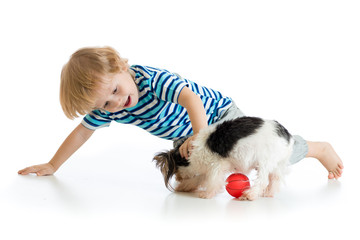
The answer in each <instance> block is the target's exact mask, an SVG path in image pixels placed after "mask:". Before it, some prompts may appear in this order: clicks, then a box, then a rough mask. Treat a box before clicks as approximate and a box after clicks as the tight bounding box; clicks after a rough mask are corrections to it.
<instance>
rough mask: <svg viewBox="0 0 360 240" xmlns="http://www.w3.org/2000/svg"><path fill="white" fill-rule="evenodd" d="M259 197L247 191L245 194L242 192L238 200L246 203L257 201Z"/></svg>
mask: <svg viewBox="0 0 360 240" xmlns="http://www.w3.org/2000/svg"><path fill="white" fill-rule="evenodd" d="M258 197H259V195H258V194H257V193H256V192H254V191H251V189H250V190H247V191H245V192H243V194H242V195H241V196H240V197H239V199H240V200H248V201H254V200H255V199H257V198H258Z"/></svg>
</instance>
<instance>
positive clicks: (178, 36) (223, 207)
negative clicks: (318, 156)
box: [0, 0, 360, 239]
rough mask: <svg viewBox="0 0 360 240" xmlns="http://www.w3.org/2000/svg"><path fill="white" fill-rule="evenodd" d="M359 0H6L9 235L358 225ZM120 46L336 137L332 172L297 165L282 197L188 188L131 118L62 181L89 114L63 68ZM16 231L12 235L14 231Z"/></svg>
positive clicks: (320, 230) (312, 233) (292, 231)
mask: <svg viewBox="0 0 360 240" xmlns="http://www.w3.org/2000/svg"><path fill="white" fill-rule="evenodd" d="M359 12H360V7H359V3H358V1H347V0H342V1H325V0H324V1H319V0H311V1H308V0H303V1H286V0H284V1H227V0H223V1H196V0H192V1H184V0H183V1H106V0H103V1H64V0H62V1H58V2H53V1H36V0H35V1H1V3H0V27H1V28H0V29H1V37H0V43H1V44H0V66H1V67H0V81H1V85H0V98H1V99H0V102H1V117H0V121H1V127H2V130H1V140H2V141H1V145H0V148H1V149H0V153H1V155H0V161H1V170H2V171H1V175H0V221H1V225H0V226H1V230H0V237H1V239H20V238H24V237H26V238H28V239H45V238H46V239H47V238H53V239H63V238H65V237H66V238H67V239H75V238H81V239H89V238H90V239H91V238H94V239H95V238H96V239H120V238H121V237H124V236H126V238H127V239H136V238H139V237H141V238H144V237H151V236H155V237H156V238H159V239H168V238H174V239H178V238H183V239H184V238H189V239H193V237H191V236H197V237H201V239H202V238H205V237H210V236H211V237H214V239H216V238H232V239H233V238H249V237H251V238H252V239H257V238H262V239H263V238H265V237H274V238H276V237H278V238H279V239H289V238H291V239H304V238H306V239H311V238H313V239H315V237H322V238H325V237H342V236H344V235H346V234H349V233H350V234H352V233H355V230H356V227H357V226H358V223H356V221H357V220H353V217H355V218H356V217H358V215H359V214H360V210H359V207H358V205H359V200H360V199H359V197H358V196H357V192H358V188H359V186H358V185H359V180H358V178H357V176H358V171H359V167H360V164H359V152H358V149H359V140H358V139H359V134H360V128H359V120H360V114H359V102H360V97H359V89H360V87H359V85H358V82H359V80H360V71H359V64H360V58H359V57H360V44H359V43H360V16H359ZM104 45H109V46H112V47H114V48H116V49H117V50H118V51H119V52H120V54H121V56H122V57H126V58H128V59H129V63H130V64H143V65H149V66H154V67H160V68H166V69H168V70H170V71H174V72H177V73H179V74H181V75H182V76H184V77H185V78H188V79H190V80H193V81H196V82H198V83H200V84H203V85H205V86H208V87H212V88H214V89H217V90H220V91H222V92H223V93H224V94H226V95H229V96H231V97H232V98H233V99H234V100H235V101H236V103H237V104H238V106H239V107H240V108H241V109H242V110H243V111H244V112H245V113H246V114H247V115H252V116H261V117H264V118H269V119H276V120H278V121H279V122H281V123H282V124H283V125H284V126H286V127H287V128H288V129H289V131H290V132H291V133H294V134H299V135H302V136H303V137H304V138H306V139H308V140H324V141H329V142H330V143H332V145H333V146H334V148H335V149H336V150H337V152H338V153H339V155H340V156H341V158H342V159H343V161H344V165H345V171H344V175H343V177H342V179H341V180H340V181H328V180H327V172H326V170H325V169H324V168H323V167H322V166H321V164H319V163H318V162H317V161H316V160H314V159H306V160H304V161H302V162H300V163H298V164H296V165H294V166H292V167H291V173H290V174H289V175H288V177H287V185H286V186H284V187H283V188H282V191H281V192H280V193H279V194H278V195H276V196H275V198H273V199H259V200H257V201H255V202H240V201H236V200H234V199H232V198H231V197H230V196H229V195H228V194H227V193H224V194H220V195H218V196H217V197H215V198H214V199H211V200H203V199H198V198H195V197H194V196H193V195H191V194H190V195H189V194H174V193H171V192H169V191H168V190H167V189H166V188H165V187H164V184H163V180H162V176H161V174H160V172H159V171H158V170H157V169H155V166H154V163H152V162H151V160H152V156H153V155H154V154H155V153H156V152H158V151H161V150H164V149H168V148H170V147H171V142H169V141H165V140H161V139H157V138H156V137H153V136H151V135H150V134H148V133H146V132H145V131H143V130H141V129H137V128H135V127H129V126H125V125H121V124H116V123H115V124H112V126H111V127H110V128H107V129H102V130H99V131H98V132H96V133H95V134H94V135H93V137H92V138H91V139H90V140H89V141H88V142H87V143H86V144H85V145H84V146H83V147H82V148H81V149H80V150H79V151H78V152H77V153H75V154H74V155H73V157H72V158H71V159H70V160H69V161H68V162H66V163H65V164H64V165H63V167H62V168H61V169H60V170H59V171H58V172H57V173H56V174H55V175H54V176H49V177H36V176H33V175H32V176H18V175H17V171H18V170H19V169H22V168H24V167H26V166H29V165H33V164H39V163H44V162H48V161H49V160H50V159H51V157H52V156H53V154H54V153H55V151H56V150H57V148H58V147H59V146H60V144H61V143H62V141H63V140H64V139H65V138H66V136H67V135H68V134H69V133H70V131H71V130H72V129H73V128H74V127H75V126H76V125H77V124H79V122H80V121H81V119H77V120H74V121H70V120H68V119H66V117H65V115H64V114H63V112H62V110H61V106H60V104H59V97H58V96H59V79H60V72H61V68H62V66H63V65H64V64H65V62H66V61H67V60H68V59H69V56H70V55H71V54H72V53H73V52H74V51H76V50H77V49H78V48H81V47H85V46H104ZM3 236H7V237H5V238H4V237H3Z"/></svg>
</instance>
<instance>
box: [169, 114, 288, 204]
mask: <svg viewBox="0 0 360 240" xmlns="http://www.w3.org/2000/svg"><path fill="white" fill-rule="evenodd" d="M215 127H216V126H209V127H207V128H206V129H203V130H202V131H200V133H199V134H198V136H197V138H196V140H195V141H194V142H193V146H194V149H193V151H192V153H191V156H190V158H189V162H190V165H189V166H187V167H179V169H178V171H177V173H176V176H177V180H178V185H177V187H176V188H175V190H176V191H185V192H189V191H194V192H195V191H196V192H198V194H199V197H201V198H212V197H213V196H215V195H216V194H217V193H219V192H221V191H222V190H223V189H224V186H225V184H226V182H225V177H226V175H227V174H229V173H234V172H239V173H243V174H249V173H250V171H251V170H253V169H256V170H257V178H256V180H255V181H254V184H253V186H251V188H250V189H248V190H247V191H245V192H244V193H243V195H242V197H241V199H247V200H254V199H256V198H258V197H261V196H264V197H271V196H273V194H274V192H275V191H277V190H278V187H279V185H280V183H281V181H282V180H283V176H284V174H285V170H286V167H287V165H288V162H289V158H290V156H291V153H292V148H293V144H294V140H293V138H292V137H291V139H290V142H289V143H288V142H287V140H285V139H284V138H282V137H280V136H278V134H277V132H276V123H275V122H274V121H270V120H265V122H264V124H263V125H262V126H261V127H260V128H259V129H258V130H257V131H256V132H255V133H254V134H252V135H250V136H248V137H245V138H242V139H240V140H238V142H237V143H236V145H235V147H234V148H233V150H232V151H231V153H230V156H229V157H228V158H222V157H221V156H220V155H218V154H217V153H214V152H212V151H211V150H210V149H209V148H208V147H207V145H206V141H207V139H208V136H209V135H210V134H211V133H212V132H213V131H214V130H215Z"/></svg>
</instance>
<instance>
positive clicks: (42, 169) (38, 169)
mask: <svg viewBox="0 0 360 240" xmlns="http://www.w3.org/2000/svg"><path fill="white" fill-rule="evenodd" d="M54 172H56V170H55V168H54V166H53V165H51V163H45V164H40V165H34V166H31V167H27V168H24V169H22V170H20V171H18V174H21V175H27V174H29V173H36V175H38V176H44V175H51V174H53V173H54Z"/></svg>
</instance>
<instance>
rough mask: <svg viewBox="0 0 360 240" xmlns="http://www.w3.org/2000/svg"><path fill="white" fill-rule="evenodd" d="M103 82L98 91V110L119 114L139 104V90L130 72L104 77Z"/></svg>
mask: <svg viewBox="0 0 360 240" xmlns="http://www.w3.org/2000/svg"><path fill="white" fill-rule="evenodd" d="M102 80H103V81H102V82H101V83H99V87H98V90H97V91H96V95H97V100H96V102H95V106H96V109H104V110H106V111H108V112H118V111H121V110H123V109H125V108H130V107H134V106H135V105H136V104H137V103H138V100H139V92H138V88H137V86H136V84H135V82H134V79H133V78H132V76H131V75H130V73H129V72H128V71H123V72H121V73H115V74H111V75H106V76H103V77H102Z"/></svg>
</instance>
